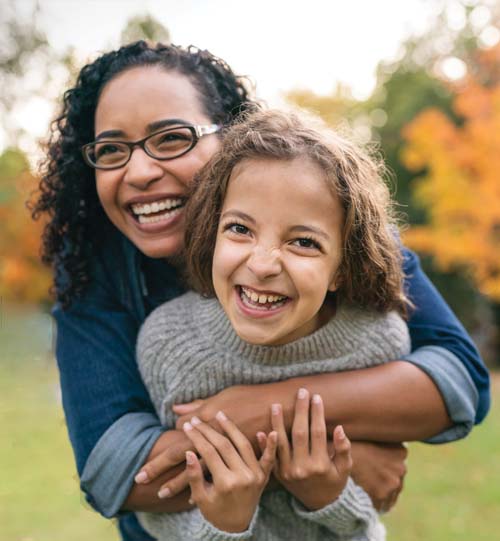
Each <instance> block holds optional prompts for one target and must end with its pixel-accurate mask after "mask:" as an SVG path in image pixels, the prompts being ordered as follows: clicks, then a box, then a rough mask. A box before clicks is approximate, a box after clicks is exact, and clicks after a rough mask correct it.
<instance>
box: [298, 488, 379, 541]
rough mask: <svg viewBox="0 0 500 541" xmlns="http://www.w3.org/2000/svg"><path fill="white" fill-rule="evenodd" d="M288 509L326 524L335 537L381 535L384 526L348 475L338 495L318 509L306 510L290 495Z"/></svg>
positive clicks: (365, 540) (366, 539)
mask: <svg viewBox="0 0 500 541" xmlns="http://www.w3.org/2000/svg"><path fill="white" fill-rule="evenodd" d="M292 509H293V510H294V512H295V513H296V514H297V515H298V516H299V517H300V518H301V519H302V520H306V521H310V522H314V523H316V524H318V525H320V526H323V527H325V528H327V529H328V530H329V531H331V532H333V533H334V534H335V535H336V536H338V538H339V539H356V540H359V541H378V540H379V539H384V529H383V528H384V527H383V525H382V524H381V523H380V522H379V520H378V515H377V512H376V511H375V509H374V507H373V504H372V501H371V499H370V497H369V496H368V494H367V493H366V492H365V491H364V490H363V489H362V488H361V487H360V486H358V485H357V484H356V483H355V482H354V481H353V480H352V479H351V478H349V479H348V481H347V484H346V487H345V488H344V490H343V491H342V493H341V494H340V496H339V497H338V498H337V499H336V500H335V501H334V502H332V503H330V504H329V505H327V506H325V507H323V508H322V509H318V510H317V511H309V510H308V509H306V508H305V507H304V506H303V505H302V504H301V503H300V502H299V501H298V500H296V499H295V498H294V499H292Z"/></svg>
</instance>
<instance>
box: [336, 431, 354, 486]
mask: <svg viewBox="0 0 500 541" xmlns="http://www.w3.org/2000/svg"><path fill="white" fill-rule="evenodd" d="M333 447H334V450H335V453H334V456H333V463H334V465H335V468H336V470H337V472H338V474H339V475H341V476H346V477H347V476H348V475H349V474H350V473H351V469H352V456H351V442H350V441H349V438H348V437H347V436H346V435H345V432H344V429H343V427H342V426H341V425H339V426H337V427H335V430H334V431H333Z"/></svg>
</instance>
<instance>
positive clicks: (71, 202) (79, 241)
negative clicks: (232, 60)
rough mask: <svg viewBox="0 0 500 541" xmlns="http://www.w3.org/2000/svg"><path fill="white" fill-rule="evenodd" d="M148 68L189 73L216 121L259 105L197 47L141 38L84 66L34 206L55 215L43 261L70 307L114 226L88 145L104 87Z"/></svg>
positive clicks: (57, 127) (241, 81) (242, 82)
mask: <svg viewBox="0 0 500 541" xmlns="http://www.w3.org/2000/svg"><path fill="white" fill-rule="evenodd" d="M140 66H160V67H162V68H164V69H165V70H168V71H175V72H178V73H180V74H182V75H184V76H186V77H188V78H189V79H190V81H191V82H192V83H193V85H194V87H195V88H196V89H197V90H198V93H199V96H200V99H201V103H202V106H203V107H204V110H205V113H206V114H207V115H208V116H209V118H210V119H211V120H212V122H214V123H216V124H229V123H231V122H232V121H233V120H234V119H235V118H236V117H237V116H238V115H239V114H240V113H242V112H244V111H248V110H252V109H254V108H255V107H256V106H257V103H256V102H255V101H254V100H253V99H252V97H251V85H250V84H249V82H248V80H247V79H246V78H245V77H239V76H236V75H235V74H234V73H233V71H232V70H231V68H230V67H229V66H228V65H227V64H226V63H225V62H224V61H223V60H221V59H220V58H217V57H215V56H213V55H212V54H211V53H209V52H208V51H205V50H200V49H198V48H196V47H193V46H190V47H188V48H183V47H179V46H175V45H162V44H156V45H150V44H148V43H146V42H145V41H138V42H136V43H132V44H130V45H126V46H124V47H121V48H120V49H118V50H115V51H111V52H109V53H106V54H103V55H102V56H100V57H99V58H97V60H95V61H94V62H92V63H90V64H88V65H86V66H84V67H83V68H82V70H81V71H80V74H79V76H78V78H77V81H76V84H75V86H74V88H71V89H69V90H67V91H66V92H65V93H64V98H63V106H62V111H61V113H60V114H59V116H57V118H56V119H55V120H54V122H53V123H52V126H51V135H50V138H49V141H48V152H47V158H46V160H45V162H44V163H43V165H42V177H41V181H40V184H39V190H38V193H37V199H36V201H34V202H32V203H31V205H30V207H31V212H32V217H33V218H34V219H37V218H38V217H39V216H40V215H41V214H48V217H49V221H48V223H47V225H46V226H45V229H44V232H43V238H42V242H43V244H42V261H43V262H44V263H46V264H50V265H52V266H53V268H54V287H53V291H54V292H55V295H56V298H57V300H58V301H59V302H61V303H62V305H63V307H67V306H69V304H70V303H71V302H72V301H73V300H74V299H75V298H76V297H77V296H79V295H80V294H81V293H82V292H83V290H84V289H85V286H86V284H87V283H88V281H89V269H90V257H91V255H92V250H93V248H94V247H95V245H96V242H97V241H96V239H98V238H102V237H103V227H110V226H111V225H110V224H111V222H110V221H109V220H108V219H107V217H106V215H105V213H104V211H103V209H102V207H101V205H100V204H99V199H98V196H97V190H96V186H95V175H94V171H93V169H91V168H90V167H88V166H87V165H86V164H85V163H84V161H83V158H82V154H81V147H82V145H84V144H86V143H88V142H90V141H92V140H93V138H94V115H95V110H96V107H97V102H98V100H99V96H100V94H101V92H102V89H103V87H104V86H105V85H106V84H107V83H108V82H109V81H110V80H111V79H113V78H114V77H115V76H117V75H118V74H119V73H122V72H124V71H126V70H128V69H131V68H135V67H140ZM124 114H127V112H126V111H124Z"/></svg>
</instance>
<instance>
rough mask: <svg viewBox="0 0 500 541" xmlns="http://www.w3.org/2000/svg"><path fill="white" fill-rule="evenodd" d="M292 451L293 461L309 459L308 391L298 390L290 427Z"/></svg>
mask: <svg viewBox="0 0 500 541" xmlns="http://www.w3.org/2000/svg"><path fill="white" fill-rule="evenodd" d="M292 449H293V459H294V461H295V460H297V461H302V460H306V459H307V458H308V457H309V391H308V390H307V389H303V388H302V389H299V391H298V392H297V400H296V401H295V417H294V419H293V425H292Z"/></svg>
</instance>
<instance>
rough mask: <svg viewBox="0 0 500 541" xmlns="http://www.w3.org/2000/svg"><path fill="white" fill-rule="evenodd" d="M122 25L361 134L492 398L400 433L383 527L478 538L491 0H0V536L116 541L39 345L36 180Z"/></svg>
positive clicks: (486, 461)
mask: <svg viewBox="0 0 500 541" xmlns="http://www.w3.org/2000/svg"><path fill="white" fill-rule="evenodd" d="M139 38H148V39H151V40H160V41H164V42H168V41H172V42H174V43H178V44H181V45H189V44H191V43H192V44H195V45H197V46H199V47H201V48H208V49H209V50H211V51H212V52H213V53H214V54H216V55H218V56H221V57H222V58H224V59H225V60H226V61H228V62H229V64H230V65H231V66H232V67H233V69H234V70H235V71H236V72H237V73H239V74H244V75H249V76H251V78H252V80H253V81H254V82H255V84H256V90H257V94H258V96H260V97H261V98H262V99H264V100H265V101H267V103H269V104H270V105H272V106H283V105H285V106H286V105H298V106H300V107H305V108H307V109H310V110H312V111H315V112H317V113H319V114H320V115H321V116H323V117H324V118H325V119H326V120H327V121H328V122H329V123H331V124H332V125H334V126H338V125H341V126H344V127H346V126H347V127H348V128H350V129H351V130H353V132H354V134H355V136H356V137H357V138H358V139H359V140H360V141H362V142H375V143H376V144H377V145H379V147H380V150H381V151H382V153H383V155H384V157H385V159H386V162H387V164H388V166H389V168H390V170H391V171H392V173H393V175H392V179H391V187H392V189H393V193H394V196H395V198H396V200H397V201H398V202H399V205H400V206H399V210H400V211H401V212H402V213H403V215H404V222H405V223H406V224H407V225H406V226H405V227H404V228H403V237H404V240H405V242H406V244H408V245H409V246H410V247H412V248H413V249H415V250H416V251H417V252H418V253H419V254H420V255H421V257H422V260H423V265H424V268H425V270H426V271H427V273H428V274H429V275H430V277H431V279H432V280H433V282H434V283H435V284H436V286H437V287H438V289H439V290H440V292H441V293H442V294H443V296H444V297H445V298H446V300H447V301H448V303H449V304H450V305H451V306H452V308H453V309H454V311H455V312H456V313H457V314H458V316H459V318H460V319H461V321H462V322H463V324H464V325H465V326H466V328H467V329H468V330H469V332H470V333H471V334H472V335H473V337H474V339H475V341H476V343H477V344H478V346H479V348H480V349H481V352H482V354H483V357H484V359H485V361H486V362H487V364H488V366H489V367H490V369H491V371H492V383H493V406H492V410H491V413H490V415H489V417H488V418H487V420H486V421H485V422H484V423H483V424H482V425H481V426H479V427H476V429H475V430H474V432H473V433H472V435H471V436H470V437H469V438H467V439H466V440H465V441H461V442H458V443H455V444H452V445H446V446H428V445H424V444H412V445H411V447H410V456H409V473H408V476H407V480H406V485H405V491H404V493H403V495H402V496H401V498H400V502H399V504H398V506H397V508H396V509H395V510H394V511H393V512H391V513H390V514H389V515H388V516H387V517H386V519H385V522H386V524H387V525H388V529H389V534H390V535H389V539H402V540H403V539H404V540H408V541H412V540H417V539H418V540H422V539H425V540H427V541H428V540H436V541H437V540H439V541H446V540H451V539H453V540H471V539H474V540H485V541H486V540H487V541H491V540H493V539H498V537H497V536H498V526H499V523H498V509H499V508H500V470H499V468H498V460H499V459H500V451H499V443H498V442H499V441H500V405H499V404H498V400H497V397H498V396H500V377H499V376H498V372H497V371H498V369H499V368H500V361H499V359H500V4H499V3H498V1H495V0H407V1H405V2H400V1H396V0H394V1H392V0H379V1H378V2H371V1H370V0H350V2H341V1H329V2H327V1H319V0H309V1H308V2H300V1H291V0H288V1H283V0H276V1H274V2H265V1H263V0H254V1H253V2H252V3H251V4H248V3H243V2H240V1H230V0H214V1H210V2H208V1H201V0H185V1H183V2H171V1H168V0H163V1H160V0H157V1H153V0H150V1H148V0H141V1H139V0H99V1H97V0H86V1H85V2H81V1H77V0H65V1H63V0H45V1H43V0H41V1H38V2H35V1H32V0H19V1H17V2H14V1H10V0H0V88H1V92H0V218H1V226H0V440H1V442H2V443H1V446H0V464H1V468H2V479H1V481H0V541H46V540H47V541H49V540H50V541H58V540H72V541H73V540H74V541H78V540H80V539H81V540H84V539H85V540H87V539H92V540H95V541H101V540H105V539H106V540H107V539H110V540H113V539H118V536H117V534H116V533H115V530H114V526H113V524H112V523H111V522H110V521H106V520H105V519H103V518H101V517H99V516H98V515H97V514H96V513H94V512H93V511H91V510H90V509H89V508H88V506H87V505H86V504H85V502H84V500H83V498H81V496H80V494H79V491H78V481H77V477H76V473H75V467H74V462H73V456H72V453H71V449H70V446H69V443H68V441H67V435H66V428H65V423H64V417H63V413H62V409H61V404H60V395H59V390H58V378H57V370H56V367H55V361H54V358H53V355H52V343H53V337H54V328H53V324H52V322H51V319H50V305H51V298H50V295H49V287H50V271H49V270H48V269H46V268H44V267H43V266H42V265H41V263H40V262H39V258H38V252H39V237H40V232H41V229H42V227H43V220H40V221H37V222H33V221H32V220H31V218H30V214H29V211H28V210H27V208H26V201H27V200H29V199H30V197H32V192H33V191H34V190H36V188H37V182H38V180H37V174H38V173H37V170H38V167H39V164H40V161H41V160H43V152H44V150H43V149H44V141H46V140H47V137H48V134H49V123H50V120H51V118H53V117H54V116H55V113H56V112H57V111H58V107H59V103H60V99H61V95H62V92H63V91H64V89H66V88H68V87H69V86H71V85H72V82H73V81H74V78H75V75H76V73H77V72H78V71H79V69H80V68H81V67H82V66H83V65H84V64H85V63H87V62H88V61H91V60H92V59H94V58H95V57H96V56H97V55H98V54H99V53H101V52H104V51H106V50H108V49H110V48H114V47H116V46H118V45H119V44H120V43H127V42H130V41H134V40H136V39H139Z"/></svg>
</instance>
